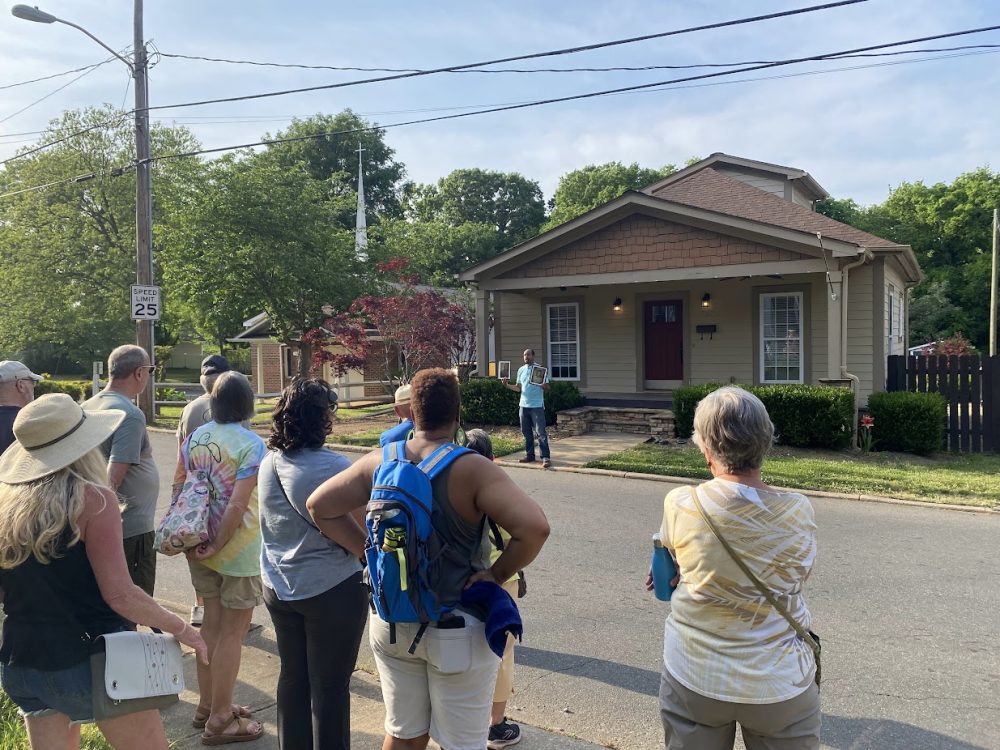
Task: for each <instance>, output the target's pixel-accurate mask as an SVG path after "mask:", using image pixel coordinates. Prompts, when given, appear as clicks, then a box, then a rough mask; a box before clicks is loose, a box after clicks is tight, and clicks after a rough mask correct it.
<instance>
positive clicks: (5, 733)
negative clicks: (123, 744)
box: [0, 690, 113, 750]
mask: <svg viewBox="0 0 1000 750" xmlns="http://www.w3.org/2000/svg"><path fill="white" fill-rule="evenodd" d="M26 747H29V745H28V734H27V732H26V731H25V729H24V720H23V719H22V718H21V716H20V714H18V712H17V706H15V705H14V702H13V701H12V700H11V699H10V698H9V697H8V696H7V693H5V692H4V691H3V690H0V750H24V748H26ZM80 750H113V748H112V747H111V745H109V744H108V742H107V740H105V739H104V735H102V734H101V732H100V730H98V728H97V727H96V726H95V725H94V724H85V725H84V726H83V729H82V731H81V737H80Z"/></svg>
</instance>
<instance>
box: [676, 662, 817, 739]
mask: <svg viewBox="0 0 1000 750" xmlns="http://www.w3.org/2000/svg"><path fill="white" fill-rule="evenodd" d="M660 716H661V718H662V719H663V735H664V741H663V746H664V747H665V748H666V750H732V748H733V742H734V741H735V739H736V722H739V724H740V729H741V730H742V732H743V742H744V743H745V744H746V746H747V750H819V730H820V723H821V719H820V710H819V688H818V687H816V683H815V682H813V683H810V685H809V688H808V689H807V690H806V691H805V692H804V693H802V694H801V695H797V696H795V697H794V698H791V699H789V700H787V701H781V702H780V703H757V704H750V703H729V702H727V701H720V700H715V699H714V698H706V697H705V696H704V695H700V694H698V693H696V692H694V691H693V690H688V689H687V688H686V687H684V686H683V685H681V684H680V683H679V682H677V680H675V679H674V678H673V676H672V675H671V674H670V673H669V672H668V671H667V670H666V668H664V670H663V672H662V674H661V675H660Z"/></svg>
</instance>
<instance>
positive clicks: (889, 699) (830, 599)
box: [152, 433, 1000, 750]
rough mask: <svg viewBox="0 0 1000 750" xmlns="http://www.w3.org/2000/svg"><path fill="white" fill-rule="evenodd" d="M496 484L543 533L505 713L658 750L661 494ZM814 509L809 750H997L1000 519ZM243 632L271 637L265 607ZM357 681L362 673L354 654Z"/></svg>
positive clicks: (178, 570)
mask: <svg viewBox="0 0 1000 750" xmlns="http://www.w3.org/2000/svg"><path fill="white" fill-rule="evenodd" d="M152 442H153V447H154V454H155V457H156V460H157V463H158V466H159V467H160V471H161V493H160V508H159V515H162V513H163V511H164V510H165V509H166V507H167V505H168V504H169V497H168V495H169V489H170V480H171V476H172V474H173V466H174V462H175V460H176V443H175V441H174V439H173V437H172V436H170V435H167V434H163V433H157V434H153V435H152ZM557 445H558V444H553V453H555V452H556V451H557V450H558V447H557ZM355 455H356V454H355ZM510 471H511V475H512V476H513V477H514V479H515V481H517V482H518V484H519V485H520V486H521V487H522V488H524V490H525V491H526V492H528V493H529V494H531V495H532V496H533V497H535V498H536V499H537V500H538V501H539V503H540V504H541V505H542V507H543V508H544V509H545V512H546V513H547V514H548V517H549V520H550V522H551V524H552V529H553V533H552V536H551V538H550V540H549V542H548V544H547V545H546V546H545V549H544V550H543V551H542V553H541V555H540V556H539V558H538V559H537V560H536V561H535V563H534V564H533V565H532V566H531V567H530V568H529V570H528V589H529V590H528V596H527V597H526V598H525V599H523V600H522V601H521V602H520V603H521V604H523V606H522V614H523V616H524V618H525V638H524V643H523V645H521V646H520V647H519V648H518V651H517V672H516V678H515V679H516V683H515V684H516V687H515V689H516V694H515V696H514V698H513V700H512V702H511V704H510V707H509V709H508V713H509V714H510V716H511V717H512V718H513V719H514V720H516V721H523V722H526V723H528V724H531V725H534V726H537V727H542V728H547V729H557V730H562V731H564V732H565V733H567V734H569V735H573V736H576V737H580V738H581V739H585V740H589V741H591V742H595V743H598V744H602V745H606V746H608V747H614V748H619V749H620V750H652V749H653V748H658V747H662V746H663V739H662V729H661V726H660V722H659V715H658V713H657V708H656V691H657V688H658V680H659V671H660V665H661V649H662V640H663V618H664V616H665V615H666V614H667V606H666V605H664V604H661V603H660V602H657V601H656V600H655V599H654V598H653V597H652V595H650V594H647V593H646V592H645V591H644V589H643V582H644V578H645V575H646V571H647V569H648V565H649V555H650V551H651V543H650V535H651V534H652V532H653V531H654V530H655V529H656V528H657V527H658V525H659V518H660V514H661V509H662V499H663V496H664V494H665V493H666V492H667V491H668V490H669V489H670V487H671V485H669V484H666V483H661V482H649V481H643V480H634V479H620V478H614V477H607V476H595V475H589V474H576V473H570V472H562V471H546V472H543V471H529V470H523V469H512V470H510ZM813 502H814V505H815V508H816V513H817V520H818V523H819V544H820V552H819V560H818V563H817V566H816V569H815V571H814V574H813V577H812V578H811V579H810V581H809V583H808V586H807V596H808V600H809V603H810V607H811V609H812V612H813V618H814V629H815V630H817V632H819V634H820V635H821V636H822V639H823V675H824V681H823V687H822V696H823V714H824V715H823V744H822V747H823V748H831V749H836V750H864V749H866V748H872V749H873V750H874V749H876V748H877V749H878V750H923V749H924V748H926V749H928V750H931V749H933V750H940V749H943V748H955V749H956V750H973V749H975V748H984V749H989V750H995V749H996V748H1000V651H998V649H997V647H996V644H997V641H998V638H1000V618H998V612H1000V552H998V550H1000V514H989V513H966V512H958V511H950V510H942V509H935V508H926V509H925V508H915V507H909V506H897V505H886V504H875V503H861V502H857V501H848V500H838V499H831V498H815V499H814V501H813ZM157 596H158V597H159V598H162V599H165V600H168V601H173V602H186V601H188V600H190V598H191V588H190V583H189V581H188V575H187V567H186V564H185V563H184V560H183V558H169V559H168V558H164V557H162V556H161V557H160V558H159V564H158V571H157ZM254 620H255V621H256V622H259V623H261V624H265V625H269V624H270V623H269V618H268V614H267V611H266V610H265V609H264V608H263V607H260V608H258V610H257V611H256V612H255V617H254ZM359 667H361V668H363V669H365V670H366V671H369V672H373V671H374V668H373V664H372V661H371V656H370V653H369V652H368V651H367V646H365V647H364V648H363V650H362V653H361V656H360V658H359ZM738 747H742V746H741V745H738Z"/></svg>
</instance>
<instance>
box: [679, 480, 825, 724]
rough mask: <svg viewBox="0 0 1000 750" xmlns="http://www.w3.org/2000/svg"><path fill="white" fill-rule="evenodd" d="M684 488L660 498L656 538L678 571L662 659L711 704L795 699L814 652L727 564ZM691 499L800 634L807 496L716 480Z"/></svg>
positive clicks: (812, 539) (808, 534)
mask: <svg viewBox="0 0 1000 750" xmlns="http://www.w3.org/2000/svg"><path fill="white" fill-rule="evenodd" d="M692 490H693V488H691V487H678V488H677V489H675V490H673V491H671V492H670V494H668V495H667V497H666V499H665V500H664V501H663V525H662V526H661V527H660V534H661V538H662V539H664V540H665V543H666V546H668V547H670V548H671V549H672V550H673V551H674V555H675V556H676V558H677V567H678V569H679V570H680V575H681V577H680V583H679V584H678V586H677V589H676V591H674V594H673V596H672V597H671V601H670V604H671V611H670V614H669V615H668V616H667V620H666V624H665V625H664V634H663V663H664V665H665V666H666V668H667V670H668V671H669V672H670V674H671V675H672V676H673V677H674V678H676V679H677V681H678V682H680V683H681V684H682V685H684V686H685V687H687V688H689V689H690V690H693V691H694V692H696V693H699V694H701V695H704V696H707V697H709V698H714V699H716V700H722V701H729V702H732V703H753V704H762V703H778V702H779V701H783V700H788V699H790V698H794V697H795V696H796V695H799V694H800V693H802V692H804V691H805V690H806V689H807V688H808V687H809V685H810V684H811V683H812V682H813V676H814V673H815V662H814V660H813V653H812V650H811V649H810V648H809V646H808V645H807V644H806V643H804V642H803V641H802V639H801V638H799V637H798V636H797V635H796V633H795V631H794V630H793V629H792V627H791V625H789V624H788V621H787V620H785V618H784V617H782V616H781V615H780V614H778V613H777V612H776V611H775V610H774V609H773V608H772V607H771V605H770V604H768V602H767V600H766V599H764V597H763V596H762V595H761V593H760V592H759V591H758V590H757V587H756V586H754V584H753V583H752V582H751V581H750V580H749V579H748V578H747V576H746V574H745V573H744V572H743V571H742V570H740V568H739V567H738V566H737V564H736V563H735V562H733V560H732V558H731V557H730V556H729V553H728V552H726V549H725V548H724V547H723V546H722V545H721V544H720V543H719V541H718V539H716V537H715V534H713V533H712V529H711V528H710V527H709V526H708V524H706V523H705V521H704V519H703V518H702V517H701V514H700V513H699V512H698V507H697V506H696V505H695V504H694V501H693V500H692V497H691V495H692ZM698 496H699V498H700V499H701V504H702V505H703V506H704V508H705V512H706V513H708V514H709V515H710V516H711V517H712V520H713V521H714V522H715V524H716V526H718V528H719V533H721V534H722V536H723V537H725V539H726V541H727V542H729V544H730V545H731V546H732V547H733V548H734V549H735V550H736V552H737V554H739V555H740V557H741V558H742V559H743V561H744V562H745V563H746V564H747V566H748V567H749V568H750V569H751V570H752V571H753V572H754V574H755V575H756V576H757V577H758V578H759V579H760V580H761V582H763V583H764V584H765V585H766V586H767V587H768V588H769V589H770V590H771V592H772V593H773V594H774V595H775V597H776V598H777V599H778V601H779V602H780V603H781V604H783V605H784V606H785V607H786V608H787V610H788V612H789V613H790V614H791V615H792V616H793V617H794V618H796V620H798V621H799V623H801V624H802V626H803V627H805V628H807V629H808V628H809V627H810V622H811V618H810V614H809V610H808V608H807V606H806V601H805V598H804V597H803V595H802V584H803V583H804V582H805V580H806V578H808V577H809V573H810V571H811V570H812V566H813V563H814V562H815V559H816V522H815V520H814V518H813V508H812V505H811V504H810V502H809V500H808V499H807V498H806V497H805V496H803V495H800V494H798V493H796V492H772V491H764V490H757V489H754V488H753V487H748V486H746V485H742V484H736V483H734V482H727V481H725V480H722V479H715V480H712V481H711V482H706V483H705V484H702V485H700V486H699V487H698Z"/></svg>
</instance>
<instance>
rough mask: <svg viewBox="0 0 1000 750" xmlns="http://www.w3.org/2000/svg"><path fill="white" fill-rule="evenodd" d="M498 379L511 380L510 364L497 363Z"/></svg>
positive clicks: (503, 361) (502, 361) (507, 362)
mask: <svg viewBox="0 0 1000 750" xmlns="http://www.w3.org/2000/svg"><path fill="white" fill-rule="evenodd" d="M497 377H498V378H500V379H501V380H510V362H509V361H505V360H501V361H500V362H498V363H497Z"/></svg>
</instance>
